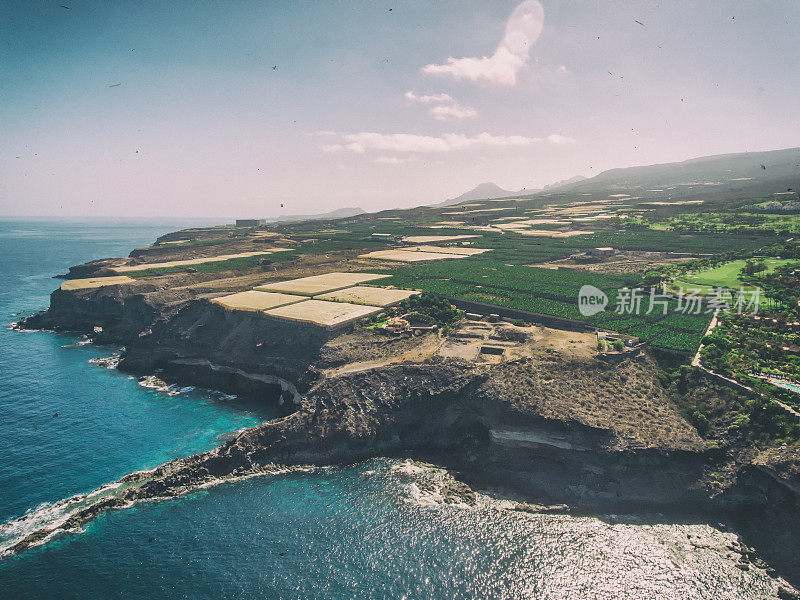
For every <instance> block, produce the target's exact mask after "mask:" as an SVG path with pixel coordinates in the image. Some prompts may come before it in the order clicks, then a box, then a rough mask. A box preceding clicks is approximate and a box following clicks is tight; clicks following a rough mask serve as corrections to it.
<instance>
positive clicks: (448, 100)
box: [405, 90, 478, 121]
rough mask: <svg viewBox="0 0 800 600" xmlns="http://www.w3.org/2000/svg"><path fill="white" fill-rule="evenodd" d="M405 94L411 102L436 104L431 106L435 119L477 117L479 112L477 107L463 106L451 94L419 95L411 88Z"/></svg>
mask: <svg viewBox="0 0 800 600" xmlns="http://www.w3.org/2000/svg"><path fill="white" fill-rule="evenodd" d="M405 96H406V98H407V99H408V100H410V101H411V102H421V103H422V104H436V106H433V107H431V109H430V113H431V114H432V115H433V116H434V118H435V119H438V120H439V121H445V120H447V119H469V118H470V117H475V116H477V115H478V112H477V111H476V110H475V109H472V108H468V107H466V106H462V105H461V104H459V103H458V101H457V100H456V99H455V98H453V97H452V96H451V95H450V94H429V95H422V96H417V95H416V94H415V93H414V92H413V91H411V90H409V91H407V92H406V93H405Z"/></svg>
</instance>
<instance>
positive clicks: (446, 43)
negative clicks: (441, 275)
mask: <svg viewBox="0 0 800 600" xmlns="http://www.w3.org/2000/svg"><path fill="white" fill-rule="evenodd" d="M799 30H800V2H797V1H796V0H772V1H770V2H764V1H763V0H753V1H746V2H745V1H735V0H732V1H728V2H724V1H720V2H697V0H691V1H683V0H669V1H648V2H640V1H613V0H610V1H608V2H600V1H590V0H541V2H537V1H534V0H528V1H525V2H522V3H519V2H516V1H506V0H495V1H492V2H486V1H459V2H451V1H445V0H442V1H437V2H427V1H421V0H420V1H412V2H392V1H389V2H383V1H375V2H366V1H364V2H347V1H344V0H340V1H330V2H327V1H326V2H322V1H320V2H294V1H288V2H278V1H274V2H265V1H263V0H262V1H260V2H250V1H247V0H238V1H236V2H221V1H220V2H207V1H202V0H192V1H188V2H181V1H170V2H153V1H140V2H115V1H114V0H104V1H96V2H90V1H84V0H56V1H55V2H45V1H37V0H31V1H13V2H12V1H7V0H0V215H31V216H94V217H105V216H136V217H149V216H157V217H199V218H220V219H226V220H227V222H230V220H231V219H234V218H255V217H272V216H277V215H280V214H312V213H322V212H327V211H330V210H334V209H337V208H342V207H360V208H362V209H365V210H368V211H375V210H382V209H387V208H407V207H412V206H419V205H423V204H430V203H434V202H440V201H442V200H444V199H446V198H451V197H455V196H458V195H459V194H461V193H463V192H465V191H467V190H469V189H471V188H472V187H474V186H476V185H478V184H479V183H482V182H490V181H491V182H494V183H496V184H498V185H500V186H501V187H503V188H505V189H508V190H520V189H522V188H526V189H532V188H537V187H541V186H544V185H547V184H551V183H553V182H555V181H558V180H562V179H566V178H570V177H573V176H575V175H583V176H587V177H588V176H592V175H594V174H597V173H599V172H601V171H603V170H605V169H609V168H614V167H624V166H631V165H643V164H653V163H659V162H670V161H677V160H685V159H687V158H692V157H696V156H705V155H711V154H720V153H729V152H745V151H759V150H771V149H778V148H788V147H795V146H798V145H800V118H799V117H800V115H798V107H799V106H800V101H798V98H800V60H797V56H798V45H797V35H798V34H797V32H798V31H799Z"/></svg>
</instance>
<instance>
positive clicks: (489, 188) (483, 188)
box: [435, 175, 586, 206]
mask: <svg viewBox="0 0 800 600" xmlns="http://www.w3.org/2000/svg"><path fill="white" fill-rule="evenodd" d="M584 179H586V177H583V176H582V175H576V176H575V177H571V178H569V179H563V180H561V181H557V182H555V183H551V184H550V185H546V186H544V187H543V188H522V189H521V190H517V191H516V192H513V191H510V190H504V189H503V188H501V187H500V186H499V185H497V184H496V183H491V182H489V183H481V184H479V185H477V186H475V187H474V188H472V189H471V190H470V191H468V192H464V193H463V194H461V195H460V196H457V197H455V198H450V199H448V200H445V201H444V202H440V203H439V204H436V205H435V206H454V205H456V204H461V203H463V202H471V201H473V200H493V199H495V198H508V197H509V196H520V195H529V194H532V193H534V192H541V191H545V190H552V189H555V188H557V187H561V186H562V185H567V184H570V183H576V182H579V181H583V180H584Z"/></svg>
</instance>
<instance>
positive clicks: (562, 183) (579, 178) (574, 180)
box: [541, 175, 586, 191]
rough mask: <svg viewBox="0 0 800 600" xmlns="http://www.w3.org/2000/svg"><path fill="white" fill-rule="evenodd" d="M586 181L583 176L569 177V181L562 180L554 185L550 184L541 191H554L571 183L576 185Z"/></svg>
mask: <svg viewBox="0 0 800 600" xmlns="http://www.w3.org/2000/svg"><path fill="white" fill-rule="evenodd" d="M584 179H586V177H584V176H583V175H575V177H570V178H569V179H562V180H561V181H556V182H555V183H551V184H550V185H546V186H544V187H543V188H542V190H541V191H545V190H554V189H556V188H560V187H563V186H565V185H569V184H571V183H578V182H580V181H583V180H584Z"/></svg>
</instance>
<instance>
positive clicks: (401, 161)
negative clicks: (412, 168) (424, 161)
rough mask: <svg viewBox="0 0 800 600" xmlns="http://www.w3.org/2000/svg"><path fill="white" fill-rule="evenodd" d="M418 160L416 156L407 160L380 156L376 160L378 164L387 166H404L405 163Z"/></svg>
mask: <svg viewBox="0 0 800 600" xmlns="http://www.w3.org/2000/svg"><path fill="white" fill-rule="evenodd" d="M415 160H417V157H416V156H409V157H407V158H397V157H396V156H379V157H378V158H376V159H375V162H376V163H383V164H385V165H402V164H405V163H410V162H414V161H415Z"/></svg>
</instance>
